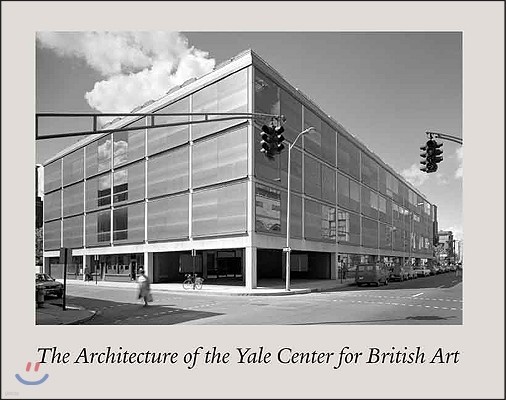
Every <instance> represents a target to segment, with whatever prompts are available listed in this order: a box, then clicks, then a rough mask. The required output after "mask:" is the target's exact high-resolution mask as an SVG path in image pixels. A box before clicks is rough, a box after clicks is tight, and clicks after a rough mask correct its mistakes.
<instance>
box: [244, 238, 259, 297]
mask: <svg viewBox="0 0 506 400" xmlns="http://www.w3.org/2000/svg"><path fill="white" fill-rule="evenodd" d="M244 253H245V254H244V260H245V262H246V264H245V268H244V278H245V282H246V289H255V288H256V287H257V248H256V247H253V246H248V247H246V251H245V252H244Z"/></svg>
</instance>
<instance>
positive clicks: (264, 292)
mask: <svg viewBox="0 0 506 400" xmlns="http://www.w3.org/2000/svg"><path fill="white" fill-rule="evenodd" d="M58 280H59V281H60V282H61V281H62V280H61V279H58ZM353 282H354V279H346V280H344V281H343V282H341V280H329V279H325V280H309V279H304V280H292V282H291V283H290V290H289V291H287V290H286V289H285V281H284V280H281V279H265V280H260V281H259V282H258V285H257V287H256V288H255V289H247V288H246V287H245V286H242V285H240V284H239V283H235V282H234V283H231V284H221V283H214V282H213V283H207V282H206V281H204V285H203V287H202V289H200V290H185V289H184V288H183V285H182V283H152V284H151V290H152V291H153V292H172V293H178V294H184V293H187V294H196V293H198V294H202V295H228V296H286V295H295V294H306V293H312V292H324V291H330V290H336V289H339V288H343V287H347V286H349V285H350V284H352V283H353ZM206 283H207V284H206ZM67 285H82V286H89V287H114V288H122V289H132V290H134V289H137V284H136V283H135V282H110V281H98V282H95V281H88V282H85V281H82V280H74V279H67Z"/></svg>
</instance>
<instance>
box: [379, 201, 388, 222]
mask: <svg viewBox="0 0 506 400" xmlns="http://www.w3.org/2000/svg"><path fill="white" fill-rule="evenodd" d="M378 199H379V202H378V206H379V220H380V221H383V222H387V199H385V198H384V197H383V196H378Z"/></svg>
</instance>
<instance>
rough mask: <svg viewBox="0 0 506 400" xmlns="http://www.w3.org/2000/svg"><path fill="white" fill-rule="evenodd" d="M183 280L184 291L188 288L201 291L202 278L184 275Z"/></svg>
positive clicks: (195, 275)
mask: <svg viewBox="0 0 506 400" xmlns="http://www.w3.org/2000/svg"><path fill="white" fill-rule="evenodd" d="M185 278H186V279H185V280H184V282H183V288H184V289H185V290H188V289H190V288H192V289H193V290H195V289H199V290H200V289H202V282H204V278H200V277H198V276H197V274H193V275H192V274H186V275H185Z"/></svg>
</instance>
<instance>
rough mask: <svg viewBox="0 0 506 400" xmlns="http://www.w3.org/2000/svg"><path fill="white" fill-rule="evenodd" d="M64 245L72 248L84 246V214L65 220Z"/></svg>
mask: <svg viewBox="0 0 506 400" xmlns="http://www.w3.org/2000/svg"><path fill="white" fill-rule="evenodd" d="M63 247H69V248H71V249H77V248H80V247H83V216H82V215H78V216H76V217H72V218H65V219H64V220H63Z"/></svg>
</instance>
